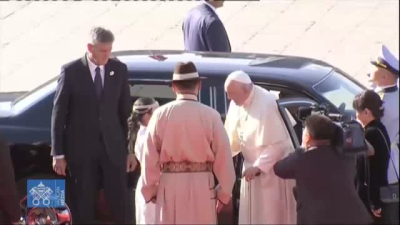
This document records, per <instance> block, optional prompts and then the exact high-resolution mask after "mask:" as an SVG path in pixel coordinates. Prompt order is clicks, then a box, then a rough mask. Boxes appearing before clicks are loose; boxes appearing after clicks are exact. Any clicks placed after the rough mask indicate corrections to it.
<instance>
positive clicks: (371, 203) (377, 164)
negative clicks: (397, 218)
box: [357, 120, 391, 209]
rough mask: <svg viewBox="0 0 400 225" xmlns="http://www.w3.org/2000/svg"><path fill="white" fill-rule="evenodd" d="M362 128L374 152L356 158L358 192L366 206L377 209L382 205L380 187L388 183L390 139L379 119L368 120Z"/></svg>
mask: <svg viewBox="0 0 400 225" xmlns="http://www.w3.org/2000/svg"><path fill="white" fill-rule="evenodd" d="M364 129H365V139H366V140H367V141H368V142H369V143H370V144H371V145H372V147H374V151H375V153H374V155H373V156H369V157H368V158H367V159H366V158H365V157H360V158H359V159H358V165H357V168H358V173H357V177H358V182H359V186H358V187H359V194H360V197H361V198H362V199H363V201H364V203H365V205H366V206H367V208H370V207H371V208H372V209H379V208H381V207H382V202H381V200H380V187H383V186H386V185H388V179H387V170H388V167H389V163H391V162H390V158H389V157H390V149H389V148H388V145H390V139H389V135H388V133H387V131H386V128H385V126H384V125H383V124H382V123H381V121H380V120H374V121H372V122H370V123H369V124H368V125H367V126H365V128H364ZM389 147H390V146H389ZM368 173H369V174H368ZM368 178H369V179H368ZM364 184H367V185H364ZM368 184H369V185H368Z"/></svg>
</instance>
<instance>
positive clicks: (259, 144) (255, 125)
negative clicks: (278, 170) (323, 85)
mask: <svg viewBox="0 0 400 225" xmlns="http://www.w3.org/2000/svg"><path fill="white" fill-rule="evenodd" d="M253 87H254V88H253V91H252V92H251V94H250V96H249V98H248V99H247V100H246V102H245V103H244V105H243V106H237V105H236V104H235V103H234V102H233V101H231V103H230V106H229V110H228V114H227V117H226V121H225V128H226V130H227V133H228V136H229V139H230V144H231V149H232V153H233V155H236V154H238V153H239V152H242V154H243V157H244V162H243V171H244V170H246V169H247V168H249V167H252V166H257V167H258V168H259V169H260V170H261V171H262V173H261V175H260V176H257V177H256V178H255V179H253V180H252V181H251V182H247V181H245V179H242V182H241V188H240V193H241V194H240V209H239V224H295V223H296V202H295V199H294V196H293V187H294V186H295V181H294V180H283V179H280V178H279V177H277V176H276V175H275V173H274V171H273V166H274V164H275V163H276V162H277V161H278V160H280V159H283V158H284V157H285V156H287V155H288V154H289V153H291V152H293V151H294V148H293V145H292V143H291V139H290V136H289V133H288V131H287V129H286V126H285V124H284V122H283V120H282V118H281V116H280V114H279V111H278V107H277V102H276V100H277V98H276V96H274V95H273V94H272V93H270V92H268V91H267V90H265V89H263V88H261V87H259V86H256V85H254V86H253Z"/></svg>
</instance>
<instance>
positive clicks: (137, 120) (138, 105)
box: [128, 98, 159, 224]
mask: <svg viewBox="0 0 400 225" xmlns="http://www.w3.org/2000/svg"><path fill="white" fill-rule="evenodd" d="M158 106H159V105H158V102H157V101H155V100H154V99H153V98H139V99H138V100H136V101H135V103H134V104H133V109H132V114H131V116H130V117H129V133H128V137H129V152H130V153H134V154H135V155H136V158H137V159H138V160H139V163H140V165H141V164H142V163H143V161H142V160H143V143H144V141H145V134H146V127H147V124H148V123H149V121H150V118H151V115H152V114H153V111H154V110H155V109H156V108H158ZM142 186H143V183H142V179H141V178H139V180H138V183H137V185H136V192H135V214H136V217H135V218H136V224H154V223H155V209H156V208H155V204H154V203H152V202H149V203H146V201H145V199H144V197H143V194H142V192H141V189H142ZM132 213H133V212H132Z"/></svg>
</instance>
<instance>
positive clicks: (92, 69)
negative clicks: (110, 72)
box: [86, 56, 105, 87]
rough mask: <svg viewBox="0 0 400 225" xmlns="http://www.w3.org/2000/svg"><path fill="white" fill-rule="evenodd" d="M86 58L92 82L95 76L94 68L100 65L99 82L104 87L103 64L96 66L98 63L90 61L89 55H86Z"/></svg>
mask: <svg viewBox="0 0 400 225" xmlns="http://www.w3.org/2000/svg"><path fill="white" fill-rule="evenodd" d="M86 58H87V61H88V65H89V70H90V74H91V75H92V79H93V82H94V78H95V76H96V68H97V67H100V75H101V84H102V85H103V87H104V73H105V71H104V65H101V66H98V65H96V64H94V63H93V62H92V61H90V59H89V57H87V56H86Z"/></svg>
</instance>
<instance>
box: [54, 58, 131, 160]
mask: <svg viewBox="0 0 400 225" xmlns="http://www.w3.org/2000/svg"><path fill="white" fill-rule="evenodd" d="M111 71H113V75H111V73H110V72H111ZM127 71H128V70H127V66H126V65H125V64H124V63H122V62H120V61H118V60H116V59H110V60H109V61H108V63H107V64H106V65H105V74H104V86H103V94H102V97H101V98H98V97H97V95H96V92H95V85H94V82H93V79H92V77H91V74H90V71H89V67H88V62H87V58H86V56H84V57H83V58H81V59H77V60H75V61H72V62H70V63H69V64H67V65H64V66H63V67H62V70H61V77H60V79H59V83H58V86H57V89H56V94H55V98H54V108H53V114H52V119H51V135H52V155H53V156H54V155H62V154H64V155H65V158H66V160H67V162H68V164H69V165H71V163H72V164H75V163H77V164H80V163H81V162H82V161H81V160H87V159H92V158H93V157H94V156H95V154H96V151H98V150H99V147H98V146H99V144H104V146H105V148H106V150H107V153H108V155H109V157H110V159H111V161H112V162H113V163H117V164H119V163H122V161H121V160H125V162H126V156H127V153H128V150H127V141H126V137H127V133H128V125H127V119H128V117H129V114H130V107H131V103H130V90H129V83H128V72H127ZM101 140H102V141H101Z"/></svg>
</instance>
